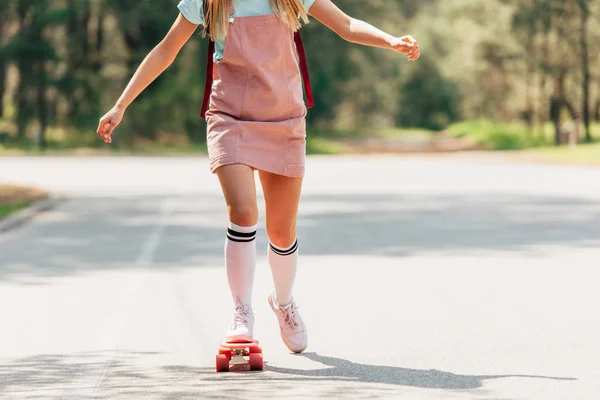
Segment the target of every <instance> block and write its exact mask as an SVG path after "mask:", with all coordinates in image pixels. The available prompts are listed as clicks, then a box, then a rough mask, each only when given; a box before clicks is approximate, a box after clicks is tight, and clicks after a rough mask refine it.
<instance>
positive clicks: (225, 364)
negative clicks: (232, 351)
mask: <svg viewBox="0 0 600 400" xmlns="http://www.w3.org/2000/svg"><path fill="white" fill-rule="evenodd" d="M227 371H229V359H228V358H227V356H226V355H225V354H217V372H227Z"/></svg>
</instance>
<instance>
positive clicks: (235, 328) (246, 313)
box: [225, 306, 254, 342]
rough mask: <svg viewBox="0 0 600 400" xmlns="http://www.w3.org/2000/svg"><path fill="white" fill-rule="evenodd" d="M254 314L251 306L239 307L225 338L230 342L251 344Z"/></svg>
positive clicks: (234, 312) (234, 313)
mask: <svg viewBox="0 0 600 400" xmlns="http://www.w3.org/2000/svg"><path fill="white" fill-rule="evenodd" d="M253 330H254V312H253V311H252V307H250V306H237V307H236V308H235V310H234V311H233V318H232V320H231V325H230V326H229V330H228V331H227V336H226V338H225V340H226V341H228V342H251V341H252V340H253V337H254V335H253Z"/></svg>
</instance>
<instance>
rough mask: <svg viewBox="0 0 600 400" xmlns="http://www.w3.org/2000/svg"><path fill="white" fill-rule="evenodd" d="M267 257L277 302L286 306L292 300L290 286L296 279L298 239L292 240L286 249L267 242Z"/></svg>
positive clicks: (291, 286)
mask: <svg viewBox="0 0 600 400" xmlns="http://www.w3.org/2000/svg"><path fill="white" fill-rule="evenodd" d="M268 259H269V265H270V266H271V273H272V274H273V283H274V286H275V295H276V300H277V303H278V304H279V305H280V306H286V305H288V304H289V302H290V301H292V288H293V286H294V281H295V279H296V268H297V267H298V239H296V240H294V243H292V245H291V246H290V247H288V248H287V249H282V248H279V247H277V246H275V245H273V243H269V250H268Z"/></svg>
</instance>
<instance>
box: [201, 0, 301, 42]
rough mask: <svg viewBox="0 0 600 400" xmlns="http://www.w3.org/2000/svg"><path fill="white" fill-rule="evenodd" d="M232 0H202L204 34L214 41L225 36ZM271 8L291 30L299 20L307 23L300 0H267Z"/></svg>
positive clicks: (296, 27) (297, 27) (296, 28)
mask: <svg viewBox="0 0 600 400" xmlns="http://www.w3.org/2000/svg"><path fill="white" fill-rule="evenodd" d="M230 1H234V0H204V34H205V35H208V36H210V38H211V39H212V40H213V41H215V40H218V39H224V38H225V37H226V36H227V26H228V24H229V2H230ZM269 1H270V3H271V9H272V10H273V12H274V13H275V15H277V16H278V17H279V19H281V20H282V21H283V22H285V23H286V24H288V25H289V27H290V28H291V29H292V31H294V32H296V31H297V30H298V29H300V26H301V22H300V20H302V22H304V23H305V24H308V12H307V11H306V8H305V7H304V3H303V2H302V0H269Z"/></svg>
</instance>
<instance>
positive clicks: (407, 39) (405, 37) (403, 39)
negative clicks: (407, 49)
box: [400, 35, 417, 44]
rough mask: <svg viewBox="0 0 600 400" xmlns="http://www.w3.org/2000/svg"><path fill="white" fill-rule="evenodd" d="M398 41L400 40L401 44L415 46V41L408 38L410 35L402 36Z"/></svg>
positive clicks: (412, 38)
mask: <svg viewBox="0 0 600 400" xmlns="http://www.w3.org/2000/svg"><path fill="white" fill-rule="evenodd" d="M400 40H402V41H403V42H405V43H408V44H416V43H417V41H416V40H415V38H414V37H412V36H410V35H407V36H402V37H401V38H400Z"/></svg>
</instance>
